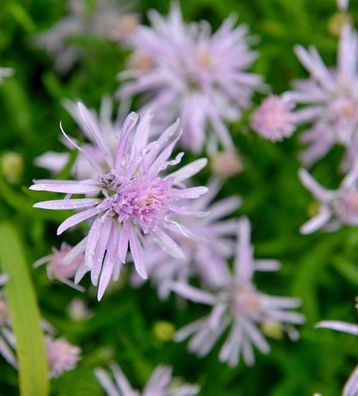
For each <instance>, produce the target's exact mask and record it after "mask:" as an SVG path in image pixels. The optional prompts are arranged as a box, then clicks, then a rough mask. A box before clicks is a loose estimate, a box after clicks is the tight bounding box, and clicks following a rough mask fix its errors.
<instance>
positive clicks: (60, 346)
mask: <svg viewBox="0 0 358 396" xmlns="http://www.w3.org/2000/svg"><path fill="white" fill-rule="evenodd" d="M45 342H46V353H47V360H48V366H49V371H50V377H52V378H57V377H59V376H61V375H62V374H63V373H65V372H66V371H71V370H73V369H74V368H75V367H76V366H77V363H78V361H79V359H80V353H81V349H80V348H79V347H77V346H75V345H72V344H70V343H69V342H68V341H67V340H65V339H63V338H57V339H53V338H51V337H49V336H47V337H46V340H45Z"/></svg>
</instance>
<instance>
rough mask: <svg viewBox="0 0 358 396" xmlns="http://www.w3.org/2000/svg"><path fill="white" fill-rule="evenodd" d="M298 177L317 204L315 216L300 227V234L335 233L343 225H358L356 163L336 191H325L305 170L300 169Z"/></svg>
mask: <svg viewBox="0 0 358 396" xmlns="http://www.w3.org/2000/svg"><path fill="white" fill-rule="evenodd" d="M299 177H300V179H301V183H302V184H303V185H304V186H305V187H306V188H307V189H308V190H309V191H310V192H311V193H312V194H313V196H314V197H315V198H316V199H317V201H318V202H319V209H318V212H317V214H316V215H315V216H314V217H313V218H312V219H310V220H309V221H308V222H307V223H305V224H304V225H303V226H302V227H301V229H300V231H301V233H302V234H311V233H312V232H315V231H317V230H318V229H320V228H322V229H323V230H325V231H335V230H337V229H338V228H340V227H341V225H344V224H345V225H351V226H353V225H357V224H358V189H357V178H358V163H357V164H356V166H354V167H353V168H352V170H351V171H350V172H349V173H348V174H347V175H346V176H345V178H344V179H343V180H342V182H341V184H340V186H339V188H338V189H337V190H327V189H325V188H324V187H322V186H321V185H320V184H318V182H317V181H316V180H315V179H314V178H313V177H312V176H311V175H310V174H309V173H308V172H307V171H306V170H305V169H300V171H299Z"/></svg>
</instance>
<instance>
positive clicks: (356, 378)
mask: <svg viewBox="0 0 358 396" xmlns="http://www.w3.org/2000/svg"><path fill="white" fill-rule="evenodd" d="M356 308H357V313H358V305H356ZM316 327H317V328H324V329H332V330H337V331H343V332H345V333H349V334H352V335H355V336H358V325H356V324H351V323H346V322H340V321H338V320H324V321H322V322H319V323H317V324H316ZM355 395H358V366H356V368H355V369H354V371H353V373H352V374H351V376H350V377H349V379H348V381H347V382H346V384H345V385H344V388H343V393H342V396H355Z"/></svg>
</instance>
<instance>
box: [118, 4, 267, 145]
mask: <svg viewBox="0 0 358 396" xmlns="http://www.w3.org/2000/svg"><path fill="white" fill-rule="evenodd" d="M149 20H150V22H151V27H146V26H140V27H138V28H137V29H136V31H135V32H134V33H133V34H132V35H131V36H130V38H129V44H130V46H131V47H132V49H133V51H134V53H133V56H132V58H131V60H130V62H129V70H126V71H124V72H122V73H120V74H119V78H120V79H121V80H124V81H126V83H125V84H124V85H123V86H122V87H121V88H120V90H119V96H120V97H122V98H127V97H128V96H133V95H137V94H143V97H144V98H145V99H146V101H145V102H144V105H143V107H142V110H143V111H145V110H146V109H147V108H151V109H153V112H155V120H154V121H155V122H156V124H157V125H159V129H161V128H162V127H163V126H164V127H166V126H167V125H169V124H170V123H171V122H173V121H174V120H175V119H176V118H177V117H179V118H180V119H181V122H182V127H183V136H182V138H181V144H182V146H183V147H185V148H188V149H190V150H192V151H194V152H200V151H202V150H203V149H204V147H205V146H206V145H207V143H209V141H211V143H212V144H211V145H212V146H213V145H214V146H217V144H218V143H220V144H221V145H222V146H223V147H224V148H225V149H233V147H234V146H233V142H232V139H231V137H230V133H229V130H228V128H227V126H226V125H225V123H226V122H231V121H236V120H237V119H238V118H240V116H241V113H242V111H243V110H245V109H246V108H247V107H248V106H249V105H250V102H251V96H252V94H253V91H254V90H256V89H258V88H259V87H261V85H262V84H261V77H260V76H258V75H255V74H252V73H249V72H248V71H247V70H248V68H249V67H250V66H251V64H252V63H253V61H254V60H255V59H256V57H257V54H256V53H255V52H253V51H252V50H251V49H250V47H249V45H250V41H251V39H250V37H248V34H247V32H248V29H247V27H246V26H245V25H241V26H239V27H235V18H234V17H229V18H227V19H226V20H225V21H224V23H223V24H222V26H221V27H220V28H219V29H218V30H217V31H216V32H215V33H212V31H211V28H210V26H209V24H208V23H207V22H205V21H202V22H200V23H191V24H186V23H184V21H183V18H182V14H181V10H180V8H179V6H178V5H177V4H176V3H174V4H172V6H171V9H170V13H169V15H168V17H163V16H161V15H159V14H158V13H157V12H156V11H152V12H150V13H149ZM208 130H210V132H211V133H210V137H209V136H208V133H207V132H208ZM208 138H209V139H208ZM212 140H213V141H214V142H212Z"/></svg>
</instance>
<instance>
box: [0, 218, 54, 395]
mask: <svg viewBox="0 0 358 396" xmlns="http://www.w3.org/2000/svg"><path fill="white" fill-rule="evenodd" d="M0 264H1V268H2V271H3V272H4V273H5V274H7V275H8V276H9V278H10V280H9V282H8V283H7V284H6V285H5V295H6V299H7V301H8V304H9V308H10V312H11V318H12V324H13V330H14V334H15V338H16V345H17V347H16V349H17V351H16V353H17V360H18V367H19V383H20V394H21V396H46V395H48V394H49V383H48V376H47V359H46V353H45V343H44V338H43V334H42V331H41V325H40V313H39V308H38V306H37V302H36V297H35V292H34V288H33V285H32V281H31V278H30V275H29V273H28V269H27V265H26V261H25V257H24V253H23V249H22V246H21V242H20V240H19V237H18V235H17V233H16V231H15V229H14V226H13V225H11V224H10V223H1V224H0Z"/></svg>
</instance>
